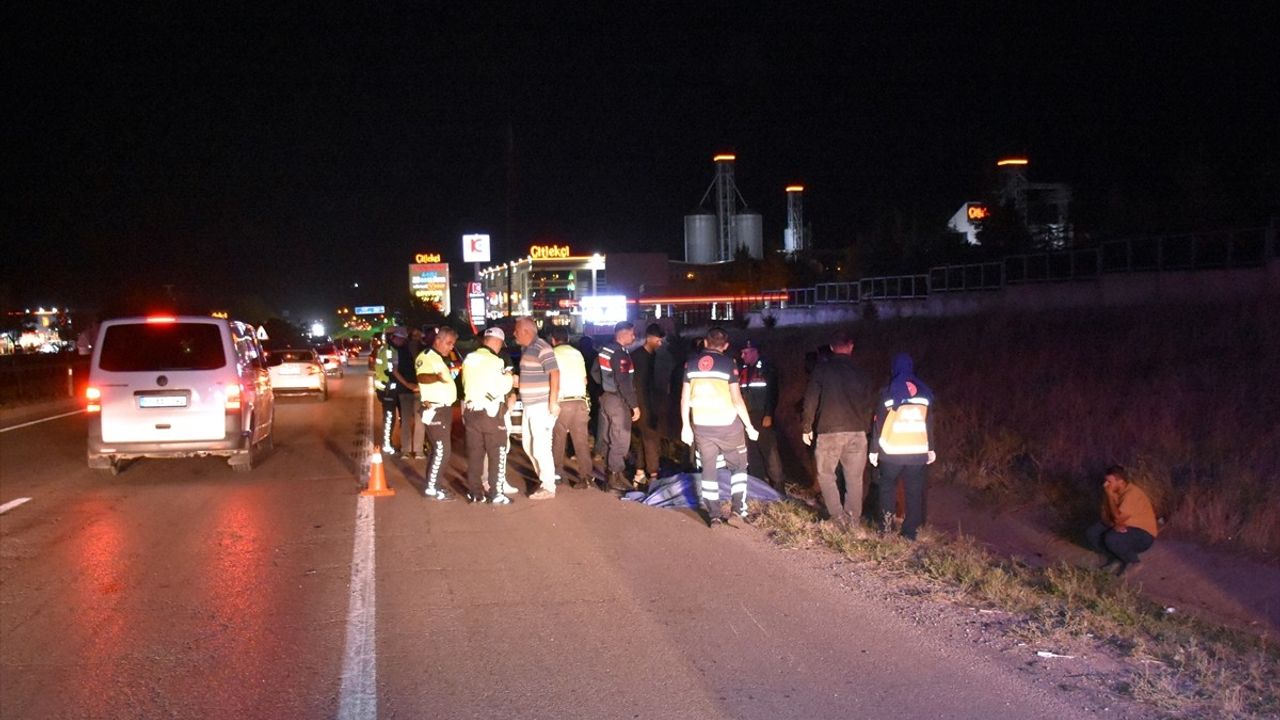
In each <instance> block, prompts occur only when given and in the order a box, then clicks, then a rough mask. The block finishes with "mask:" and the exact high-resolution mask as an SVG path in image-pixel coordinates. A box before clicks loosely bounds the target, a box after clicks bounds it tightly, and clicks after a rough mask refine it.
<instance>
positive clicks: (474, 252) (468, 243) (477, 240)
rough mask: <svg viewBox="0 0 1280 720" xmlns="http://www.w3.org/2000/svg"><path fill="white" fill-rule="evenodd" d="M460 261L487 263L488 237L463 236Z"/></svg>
mask: <svg viewBox="0 0 1280 720" xmlns="http://www.w3.org/2000/svg"><path fill="white" fill-rule="evenodd" d="M462 261H463V262H489V236H488V235H463V236H462Z"/></svg>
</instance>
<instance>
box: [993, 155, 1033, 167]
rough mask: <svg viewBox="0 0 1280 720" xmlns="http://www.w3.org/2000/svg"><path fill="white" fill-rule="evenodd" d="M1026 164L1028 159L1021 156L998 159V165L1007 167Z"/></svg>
mask: <svg viewBox="0 0 1280 720" xmlns="http://www.w3.org/2000/svg"><path fill="white" fill-rule="evenodd" d="M1026 164H1027V159H1026V158H1021V157H1015V158H1005V159H1003V160H997V161H996V167H1007V166H1009V165H1026Z"/></svg>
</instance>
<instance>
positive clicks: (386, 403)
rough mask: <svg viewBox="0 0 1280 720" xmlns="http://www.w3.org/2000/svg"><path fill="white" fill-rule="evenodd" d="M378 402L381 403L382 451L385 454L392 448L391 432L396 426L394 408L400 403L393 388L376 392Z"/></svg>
mask: <svg viewBox="0 0 1280 720" xmlns="http://www.w3.org/2000/svg"><path fill="white" fill-rule="evenodd" d="M378 400H379V402H381V403H382V450H383V452H386V451H388V450H390V449H391V447H392V443H391V431H392V428H394V427H395V425H396V408H398V407H399V405H400V402H399V398H398V397H397V395H396V391H395V389H394V388H387V389H384V390H380V391H378Z"/></svg>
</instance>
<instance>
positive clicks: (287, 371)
mask: <svg viewBox="0 0 1280 720" xmlns="http://www.w3.org/2000/svg"><path fill="white" fill-rule="evenodd" d="M267 368H268V370H269V371H270V373H271V389H272V390H273V391H274V392H275V393H276V394H277V395H285V394H288V393H313V394H315V395H316V396H318V397H319V398H320V399H321V400H327V399H329V378H328V376H327V375H326V374H325V370H324V364H323V363H322V362H321V361H320V356H319V355H317V354H316V351H315V350H312V349H311V348H284V349H282V350H272V351H270V352H268V353H267Z"/></svg>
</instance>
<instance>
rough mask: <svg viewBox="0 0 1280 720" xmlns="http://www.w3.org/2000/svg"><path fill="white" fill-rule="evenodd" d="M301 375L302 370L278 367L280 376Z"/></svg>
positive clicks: (288, 366) (285, 366) (293, 366)
mask: <svg viewBox="0 0 1280 720" xmlns="http://www.w3.org/2000/svg"><path fill="white" fill-rule="evenodd" d="M301 373H302V368H300V367H297V366H295V365H282V366H280V374H281V375H300V374H301Z"/></svg>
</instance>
